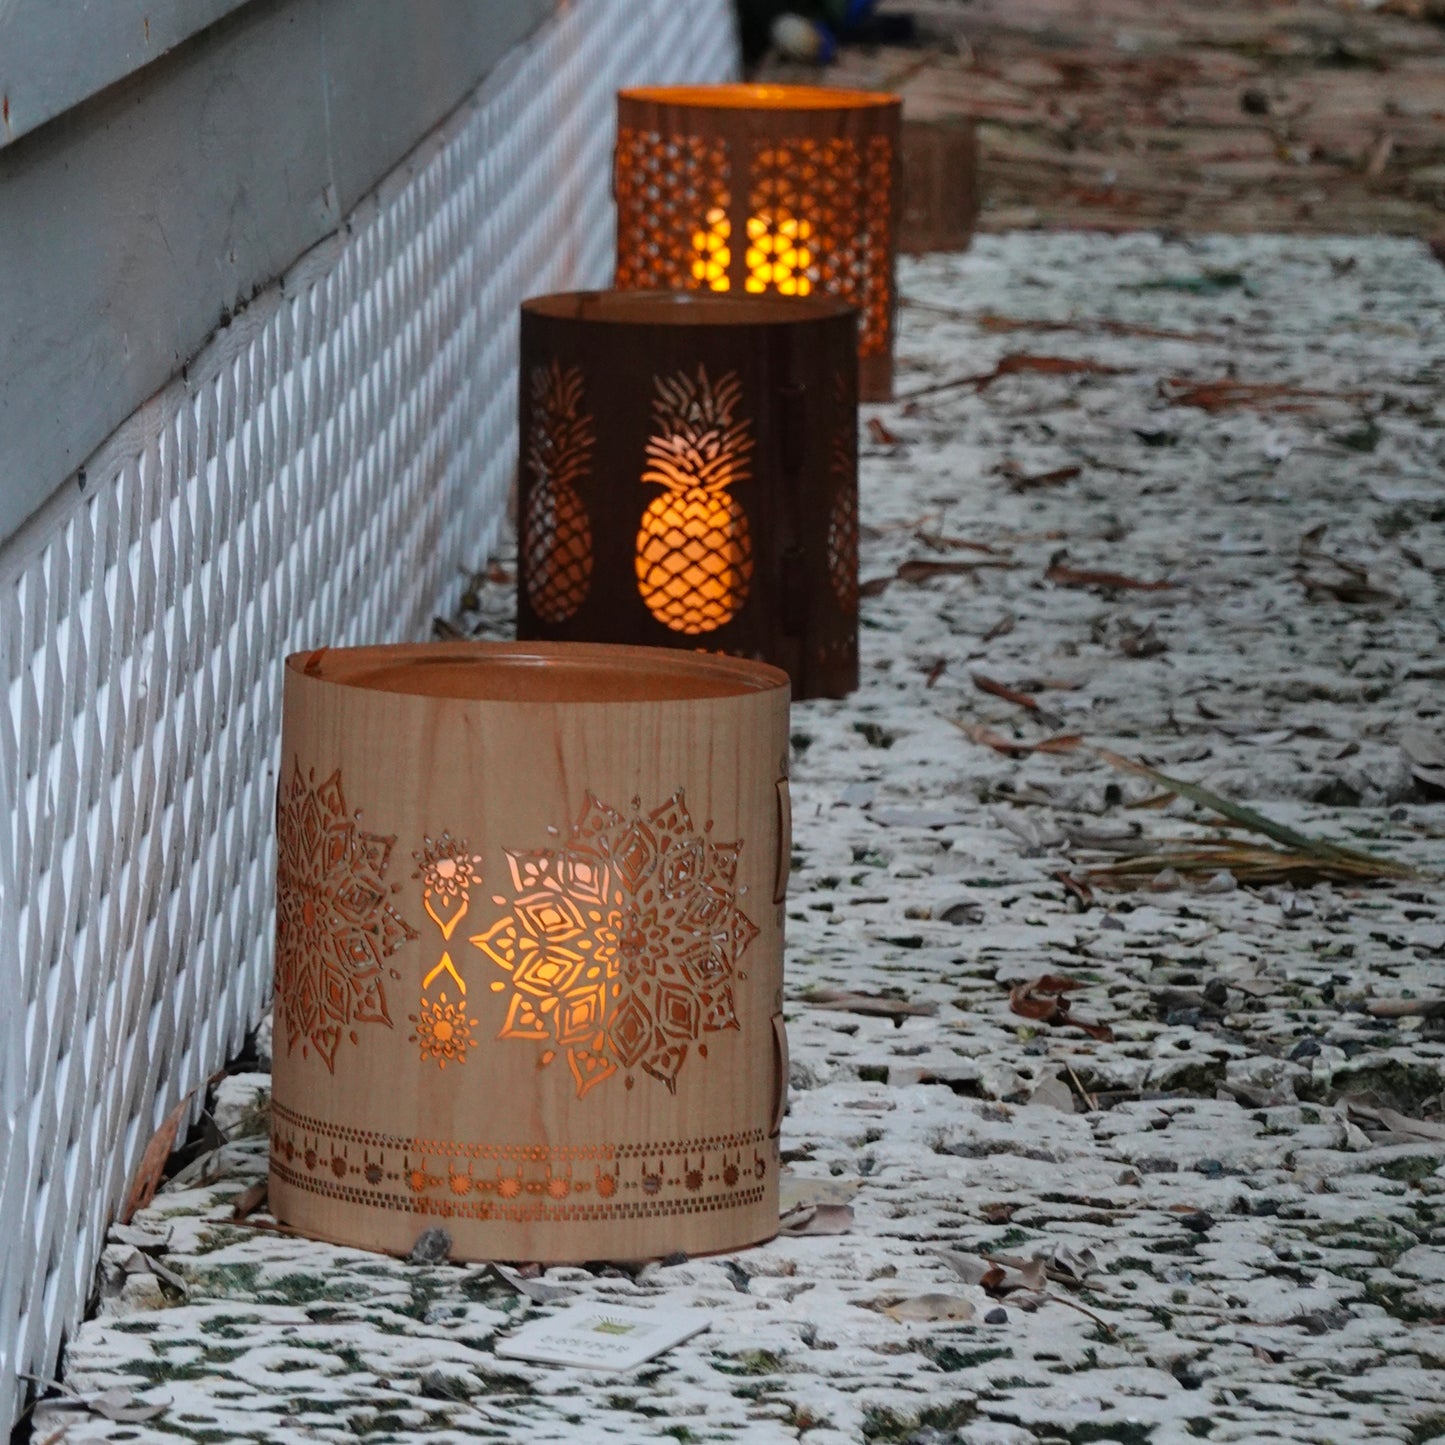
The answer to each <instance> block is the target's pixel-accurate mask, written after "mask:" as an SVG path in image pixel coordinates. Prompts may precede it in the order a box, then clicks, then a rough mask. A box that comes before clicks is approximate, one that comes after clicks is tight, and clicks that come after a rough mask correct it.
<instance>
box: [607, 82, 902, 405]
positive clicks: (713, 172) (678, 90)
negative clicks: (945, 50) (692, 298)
mask: <svg viewBox="0 0 1445 1445" xmlns="http://www.w3.org/2000/svg"><path fill="white" fill-rule="evenodd" d="M899 125H900V102H899V99H898V97H897V96H895V95H884V94H881V93H878V92H874V91H866V90H833V89H829V88H826V87H822V86H806V85H699V86H648V87H645V88H642V89H638V90H624V91H620V92H619V93H618V97H617V156H616V162H615V175H614V183H613V189H614V192H615V194H616V198H617V278H616V284H617V285H618V286H619V287H621V288H623V289H624V290H632V289H639V288H640V289H646V288H650V287H663V288H684V289H689V290H692V289H704V290H712V291H731V292H734V293H739V292H741V293H743V294H753V295H761V294H763V293H765V292H774V293H777V294H778V295H782V296H809V295H813V294H816V293H817V292H820V291H821V292H825V293H827V294H830V295H834V296H840V297H842V298H843V299H844V300H846V301H850V302H852V304H853V305H854V306H856V307H857V308H858V311H859V314H860V317H861V321H860V326H859V331H858V367H859V394H860V396H861V397H862V399H863V400H864V401H887V400H888V399H889V398H890V397H891V396H892V394H893V312H894V283H893V260H894V249H895V232H896V228H897V220H898V208H899V190H900V186H899V163H900V162H899Z"/></svg>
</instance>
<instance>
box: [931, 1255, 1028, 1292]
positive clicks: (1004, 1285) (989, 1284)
mask: <svg viewBox="0 0 1445 1445" xmlns="http://www.w3.org/2000/svg"><path fill="white" fill-rule="evenodd" d="M934 1253H935V1254H936V1255H937V1256H938V1257H939V1258H940V1259H941V1260H942V1261H943V1262H944V1263H945V1264H946V1265H947V1266H948V1267H949V1268H950V1269H951V1270H952V1271H953V1272H954V1273H955V1274H956V1275H957V1276H958V1277H959V1278H960V1279H961V1280H963V1282H964V1283H965V1284H976V1285H979V1286H980V1287H981V1288H982V1289H983V1290H984V1291H985V1292H986V1293H988V1294H991V1295H993V1296H995V1297H996V1298H999V1297H1002V1296H1004V1295H1007V1294H1013V1293H1014V1292H1015V1291H1016V1290H1032V1291H1035V1292H1038V1291H1041V1290H1043V1289H1044V1288H1045V1287H1046V1285H1047V1284H1048V1267H1047V1262H1046V1261H1045V1260H1043V1259H1018V1258H1016V1257H1015V1256H1013V1255H1009V1254H997V1255H982V1256H980V1255H975V1254H964V1253H963V1252H962V1251H960V1250H956V1249H936V1250H934Z"/></svg>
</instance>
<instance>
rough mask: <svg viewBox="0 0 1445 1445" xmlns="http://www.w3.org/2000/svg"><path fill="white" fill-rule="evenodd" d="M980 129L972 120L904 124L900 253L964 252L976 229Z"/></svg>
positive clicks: (946, 118) (954, 118)
mask: <svg viewBox="0 0 1445 1445" xmlns="http://www.w3.org/2000/svg"><path fill="white" fill-rule="evenodd" d="M978 209H979V192H978V129H977V127H976V126H975V124H974V122H973V120H972V119H971V118H970V117H969V116H961V115H960V116H940V117H937V118H936V119H932V120H906V119H905V120H904V122H903V207H902V216H901V218H900V219H899V222H898V249H899V251H900V252H902V253H903V254H904V255H916V254H918V253H920V252H923V251H966V250H968V248H969V246H970V245H971V244H972V242H973V232H974V227H975V226H976V225H977V224H978Z"/></svg>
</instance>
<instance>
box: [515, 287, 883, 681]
mask: <svg viewBox="0 0 1445 1445" xmlns="http://www.w3.org/2000/svg"><path fill="white" fill-rule="evenodd" d="M855 324H856V323H855V317H854V313H853V311H852V310H851V308H850V307H848V306H847V304H846V303H844V302H841V301H838V300H835V299H832V298H828V297H811V298H808V299H806V300H793V301H782V300H779V299H778V298H777V297H772V296H755V297H747V296H744V297H731V296H712V295H707V294H699V293H696V292H694V293H686V292H657V291H652V292H642V291H633V292H622V291H600V292H575V293H568V294H562V295H557V296H542V297H537V298H535V299H533V300H531V301H527V302H525V303H523V306H522V326H521V332H522V337H521V388H520V391H521V429H520V433H519V435H520V437H521V461H522V465H521V470H520V483H519V493H518V510H517V516H518V533H519V545H518V549H517V552H518V565H517V634H518V636H519V637H523V638H547V639H552V640H575V641H590V642H629V643H646V644H657V645H667V646H674V647H685V648H689V649H698V648H705V649H707V650H708V651H714V650H716V651H721V652H728V653H733V654H735V655H738V656H743V657H754V658H760V659H763V660H765V661H767V662H771V663H773V664H774V665H775V666H778V667H781V668H783V669H784V670H785V671H787V672H788V673H789V674H790V676H791V677H792V680H793V695H794V697H841V696H843V695H844V694H845V693H847V692H849V691H851V690H852V689H853V688H855V687H856V686H857V685H858V481H857V471H858V459H857V447H858V444H857V425H858V422H857V398H856V386H857V372H856V368H855V367H854V364H853V347H854V336H855Z"/></svg>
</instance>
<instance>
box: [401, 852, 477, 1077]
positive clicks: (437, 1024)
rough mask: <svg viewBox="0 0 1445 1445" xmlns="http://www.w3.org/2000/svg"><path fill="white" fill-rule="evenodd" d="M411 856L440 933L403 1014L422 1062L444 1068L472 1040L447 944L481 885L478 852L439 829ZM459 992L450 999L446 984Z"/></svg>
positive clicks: (459, 1058)
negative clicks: (414, 1001) (412, 1007)
mask: <svg viewBox="0 0 1445 1445" xmlns="http://www.w3.org/2000/svg"><path fill="white" fill-rule="evenodd" d="M411 856H412V857H413V858H415V859H416V864H417V867H416V872H415V873H413V874H412V875H411V876H412V877H413V878H416V879H420V881H421V897H422V907H423V908H424V909H425V910H426V915H427V917H428V918H430V919H431V921H432V922H433V923H434V924H435V925H436V926H437V929H438V931H439V932H440V933H441V936H442V943H443V945H444V947H443V949H442V956H441V959H440V961H439V962H438V963H437V964H436V965H435V966H434V967H433V968H432V969H431V971H430V972H429V973H427V975H426V976H425V977H424V978H423V979H422V981H421V1007H420V1010H419V1012H417V1013H414V1014H408V1015H407V1017H408V1019H409V1021H410V1022H411V1024H412V1027H413V1032H412V1033H411V1034H410V1036H409V1042H411V1043H414V1044H416V1045H417V1047H418V1048H419V1049H420V1051H421V1057H422V1061H423V1062H424V1063H426V1062H431V1063H435V1064H436V1065H437V1066H438V1067H439V1068H442V1069H445V1068H446V1066H447V1065H448V1064H461V1063H465V1062H466V1058H467V1050H468V1049H474V1048H476V1046H477V1041H476V1039H474V1038H473V1037H472V1030H473V1029H474V1028H475V1027H476V1026H477V1021H476V1019H474V1018H468V1017H467V984H466V980H465V978H463V976H462V975H461V973H459V972H458V970H457V965H456V963H455V962H454V961H453V959H452V955H451V950H450V948H449V947H445V945H449V944H450V943H451V940H452V935H453V934H454V933H455V932H456V931H457V927H458V925H459V924H460V923H461V921H462V919H463V918H465V917H466V916H467V913H468V911H469V910H470V908H471V899H472V889H474V888H478V887H480V886H481V882H482V860H481V857H480V856H479V855H478V854H476V853H473V852H471V851H469V850H468V848H467V843H466V839H465V838H453V837H452V835H451V834H450V833H443V834H442V835H441V836H440V837H439V838H427V839H425V840H424V842H423V845H422V848H421V850H420V851H419V852H416V853H413V854H412V855H411ZM448 988H450V989H451V991H452V993H454V994H456V995H457V996H458V998H457V1002H456V1003H452V1002H450V1000H449V998H448V995H447V989H448Z"/></svg>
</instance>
